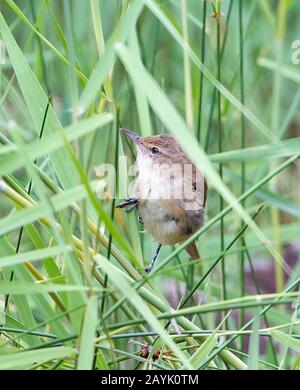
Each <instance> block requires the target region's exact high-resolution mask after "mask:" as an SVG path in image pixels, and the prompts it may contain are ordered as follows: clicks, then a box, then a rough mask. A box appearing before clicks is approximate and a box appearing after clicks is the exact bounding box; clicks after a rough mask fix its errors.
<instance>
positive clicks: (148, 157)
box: [116, 128, 208, 273]
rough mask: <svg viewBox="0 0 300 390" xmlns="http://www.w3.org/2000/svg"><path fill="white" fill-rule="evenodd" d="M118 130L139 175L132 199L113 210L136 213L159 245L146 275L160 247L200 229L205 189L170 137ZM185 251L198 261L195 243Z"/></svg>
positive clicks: (200, 175)
mask: <svg viewBox="0 0 300 390" xmlns="http://www.w3.org/2000/svg"><path fill="white" fill-rule="evenodd" d="M120 130H121V131H122V133H123V134H125V135H126V136H127V137H128V138H129V139H130V140H131V141H132V142H133V143H134V144H135V146H136V150H137V157H136V164H137V172H138V174H137V178H136V181H135V184H134V188H133V193H132V196H131V197H129V198H127V199H125V200H124V201H123V202H121V203H120V204H119V205H117V206H116V207H117V208H120V209H121V208H126V211H127V212H129V211H131V210H133V209H137V212H138V216H139V220H140V221H141V222H143V224H144V230H145V231H146V232H147V233H150V234H151V235H152V236H153V238H154V240H155V241H156V242H157V243H158V246H157V249H156V251H155V255H154V257H153V259H152V261H151V263H150V264H149V266H147V267H146V268H145V271H146V272H147V273H149V272H150V271H151V270H152V268H153V266H154V264H155V261H156V259H157V257H158V254H159V251H160V249H161V246H162V245H174V244H176V243H183V242H184V241H186V240H187V239H188V238H189V237H190V236H191V235H193V234H194V233H195V232H196V231H197V230H199V229H200V228H201V227H202V226H203V224H204V222H205V205H206V199H207V192H208V187H207V183H206V180H205V177H204V173H203V171H202V170H201V169H200V168H199V167H196V166H195V164H194V163H193V162H192V161H191V160H190V159H189V157H188V156H187V154H186V153H185V152H184V151H183V149H182V148H181V146H180V145H179V144H178V142H177V141H176V139H175V138H174V137H173V136H172V135H171V134H161V135H154V136H145V137H143V136H141V135H139V134H137V133H134V132H133V131H131V130H129V129H126V128H121V129H120ZM185 250H186V252H187V253H188V255H189V256H190V257H191V258H192V259H193V260H195V259H199V258H200V254H199V251H198V249H197V246H196V244H195V241H193V242H192V243H191V244H190V245H188V246H187V247H186V248H185Z"/></svg>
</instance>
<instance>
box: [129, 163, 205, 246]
mask: <svg viewBox="0 0 300 390" xmlns="http://www.w3.org/2000/svg"><path fill="white" fill-rule="evenodd" d="M147 168H148V169H147ZM140 172H142V173H141V174H139V176H138V178H137V181H136V183H135V187H134V196H135V197H136V198H137V199H138V213H139V215H140V216H141V218H142V219H143V222H144V229H145V230H146V231H147V232H148V233H150V234H151V235H152V236H153V237H154V238H155V240H156V241H158V242H160V243H161V244H166V245H172V244H175V243H178V242H182V241H184V240H186V239H187V238H188V237H189V236H190V235H191V234H193V233H194V232H195V231H196V230H198V229H199V228H200V227H201V226H202V224H203V219H204V210H203V208H202V207H201V205H202V204H201V205H200V203H199V201H197V199H196V200H193V201H190V202H187V201H186V200H184V199H182V196H181V195H180V193H178V191H179V187H182V181H181V180H180V179H178V178H177V177H176V176H175V175H174V176H173V179H172V180H171V181H170V179H168V178H167V179H166V176H165V175H164V172H163V171H162V170H158V169H153V167H151V166H149V167H147V166H144V167H143V170H141V171H140ZM187 203H188V204H187ZM186 208H187V209H186Z"/></svg>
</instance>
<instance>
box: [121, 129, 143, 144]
mask: <svg viewBox="0 0 300 390" xmlns="http://www.w3.org/2000/svg"><path fill="white" fill-rule="evenodd" d="M120 131H122V132H123V133H124V134H126V135H127V137H129V138H130V139H131V140H132V141H133V142H134V143H135V144H137V143H138V142H139V139H140V136H139V135H138V134H136V133H134V132H133V131H131V130H128V129H124V128H121V129H120Z"/></svg>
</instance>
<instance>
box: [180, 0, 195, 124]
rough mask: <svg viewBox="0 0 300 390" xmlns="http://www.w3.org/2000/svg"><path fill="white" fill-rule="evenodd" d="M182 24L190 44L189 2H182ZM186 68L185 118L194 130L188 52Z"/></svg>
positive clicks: (184, 54) (184, 52) (183, 0)
mask: <svg viewBox="0 0 300 390" xmlns="http://www.w3.org/2000/svg"><path fill="white" fill-rule="evenodd" d="M181 22H182V34H183V39H184V41H185V42H186V43H187V45H188V42H189V33H188V23H187V0H181ZM183 66H184V98H185V118H186V123H187V125H188V127H189V129H190V130H191V131H192V130H193V128H194V110H193V91H192V78H191V62H190V56H189V54H188V53H187V51H186V50H184V51H183Z"/></svg>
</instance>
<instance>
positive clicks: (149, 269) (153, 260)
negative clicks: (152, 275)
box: [145, 244, 161, 274]
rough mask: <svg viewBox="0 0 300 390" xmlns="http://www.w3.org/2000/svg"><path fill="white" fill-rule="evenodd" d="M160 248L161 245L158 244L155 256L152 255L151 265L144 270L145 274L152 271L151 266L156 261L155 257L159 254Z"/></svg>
mask: <svg viewBox="0 0 300 390" xmlns="http://www.w3.org/2000/svg"><path fill="white" fill-rule="evenodd" d="M160 248H161V244H158V247H157V249H156V252H155V255H154V257H153V259H152V261H151V263H150V264H149V265H148V267H146V268H145V272H147V274H148V273H149V272H150V271H151V270H152V268H153V266H154V264H155V261H156V259H157V256H158V254H159V251H160Z"/></svg>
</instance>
